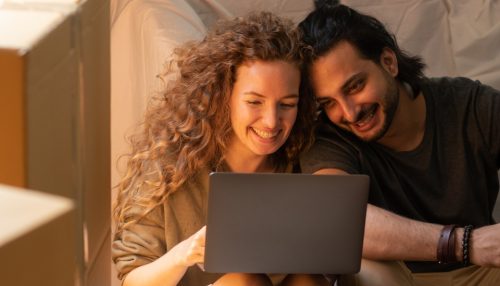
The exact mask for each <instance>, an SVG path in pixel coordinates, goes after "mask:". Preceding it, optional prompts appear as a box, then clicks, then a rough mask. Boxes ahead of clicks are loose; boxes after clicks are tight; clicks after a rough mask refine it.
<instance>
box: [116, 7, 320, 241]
mask: <svg viewBox="0 0 500 286" xmlns="http://www.w3.org/2000/svg"><path fill="white" fill-rule="evenodd" d="M304 49H306V47H305V46H304V45H303V44H302V42H301V38H300V32H299V30H298V29H297V28H296V27H295V25H294V24H293V23H292V22H291V21H290V20H286V19H283V18H280V17H278V16H275V15H273V14H271V13H268V12H260V13H254V14H250V15H248V16H247V17H240V18H236V19H234V20H230V21H224V22H219V23H218V24H217V25H216V26H215V28H214V29H213V30H212V31H211V32H209V33H208V35H207V36H206V37H205V38H204V39H203V40H202V41H201V42H190V43H187V44H185V45H183V46H182V47H180V48H177V49H176V50H175V51H174V60H173V63H174V64H175V65H174V66H176V67H177V70H176V73H177V74H178V76H177V77H176V78H175V79H174V80H172V81H170V82H169V84H168V85H167V88H166V90H165V91H164V92H163V94H162V95H161V96H159V97H158V98H155V100H153V101H151V102H150V106H149V107H148V110H147V112H146V115H145V121H144V123H143V126H142V127H143V129H142V132H141V133H139V134H137V135H135V136H133V137H131V138H130V139H131V145H132V151H131V154H129V155H128V165H127V173H126V174H125V176H124V178H123V179H122V181H121V182H120V183H119V184H118V186H117V189H118V194H117V200H116V203H115V207H114V210H113V216H114V218H115V221H116V222H117V233H118V232H120V230H122V229H123V226H124V225H125V224H129V223H133V222H134V221H136V220H137V219H138V218H127V217H126V213H127V211H128V210H129V209H130V208H131V207H136V206H139V207H141V208H142V209H143V210H144V214H146V213H147V212H149V211H151V210H152V209H153V208H154V207H156V206H158V205H159V204H161V203H163V202H164V201H165V200H166V199H167V198H168V196H169V195H170V194H172V193H174V192H175V191H176V190H178V189H179V187H180V186H182V185H183V184H185V183H186V182H187V181H188V180H189V178H192V177H193V176H195V175H196V174H197V173H198V172H199V171H200V170H206V169H207V168H208V169H212V170H213V169H216V168H217V167H218V166H219V165H220V164H221V162H222V161H223V158H224V150H225V149H226V147H227V146H228V143H229V140H230V138H231V136H233V131H232V128H231V120H230V110H229V100H230V95H231V91H232V89H233V86H234V83H235V81H236V70H237V68H238V67H239V66H241V65H242V64H243V63H246V62H251V61H257V60H261V61H278V60H279V61H285V62H289V63H292V64H294V65H295V66H297V68H299V69H300V70H301V71H302V70H303V66H302V65H303V52H304ZM302 88H306V87H305V85H304V84H302V86H301V89H302ZM315 107H316V106H315V101H314V98H313V97H312V95H310V93H309V92H302V91H301V94H300V99H299V106H298V108H299V109H298V114H297V119H296V122H295V125H294V127H293V129H292V132H291V134H290V137H289V138H288V140H287V141H286V143H285V144H284V145H283V146H282V147H281V148H280V149H279V150H278V151H277V152H276V153H275V154H273V156H274V159H275V161H274V162H276V163H277V164H279V165H281V166H282V165H286V164H290V163H292V162H294V161H295V160H297V159H298V155H299V153H300V152H301V151H302V150H303V149H305V148H307V147H308V146H310V144H311V141H312V138H313V136H312V132H313V128H312V126H313V122H314V116H315V110H316V109H315Z"/></svg>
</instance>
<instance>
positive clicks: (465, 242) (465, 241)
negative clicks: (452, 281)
mask: <svg viewBox="0 0 500 286" xmlns="http://www.w3.org/2000/svg"><path fill="white" fill-rule="evenodd" d="M472 228H473V226H472V225H470V224H469V225H466V226H465V227H464V236H463V237H462V253H463V264H464V266H468V265H469V264H470V256H469V254H470V253H469V252H470V243H469V240H470V234H471V232H472Z"/></svg>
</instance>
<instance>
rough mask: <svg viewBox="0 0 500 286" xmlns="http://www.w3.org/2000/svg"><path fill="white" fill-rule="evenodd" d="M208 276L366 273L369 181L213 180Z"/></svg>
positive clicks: (220, 176)
mask: <svg viewBox="0 0 500 286" xmlns="http://www.w3.org/2000/svg"><path fill="white" fill-rule="evenodd" d="M209 178H210V191H209V197H208V218H207V234H206V248H205V265H204V266H205V271H207V272H213V273H229V272H243V273H310V274H350V273H356V272H358V271H359V268H360V263H361V252H362V247H363V234H364V226H365V215H366V204H367V199H368V189H369V178H368V176H365V175H310V174H262V173H261V174H255V173H254V174H240V173H211V174H210V177H209Z"/></svg>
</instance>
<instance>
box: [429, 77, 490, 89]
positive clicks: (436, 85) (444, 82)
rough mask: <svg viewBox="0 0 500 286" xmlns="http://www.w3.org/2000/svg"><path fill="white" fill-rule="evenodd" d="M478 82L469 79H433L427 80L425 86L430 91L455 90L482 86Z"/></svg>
mask: <svg viewBox="0 0 500 286" xmlns="http://www.w3.org/2000/svg"><path fill="white" fill-rule="evenodd" d="M480 84H481V83H480V82H479V81H477V80H473V79H470V78H467V77H432V78H425V80H424V81H423V86H424V87H427V88H430V89H448V90H449V89H455V88H463V87H472V86H477V85H480Z"/></svg>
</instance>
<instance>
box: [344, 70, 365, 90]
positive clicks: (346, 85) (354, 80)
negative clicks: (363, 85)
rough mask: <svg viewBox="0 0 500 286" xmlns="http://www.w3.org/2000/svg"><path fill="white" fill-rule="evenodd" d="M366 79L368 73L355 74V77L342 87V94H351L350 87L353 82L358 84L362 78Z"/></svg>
mask: <svg viewBox="0 0 500 286" xmlns="http://www.w3.org/2000/svg"><path fill="white" fill-rule="evenodd" d="M365 77H366V72H359V73H357V74H354V75H353V76H351V77H350V78H349V79H347V80H346V81H345V82H344V84H343V85H342V87H341V88H340V89H341V90H342V93H344V94H345V93H348V92H349V88H350V86H351V85H352V84H353V82H356V81H358V80H360V79H362V78H365Z"/></svg>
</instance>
